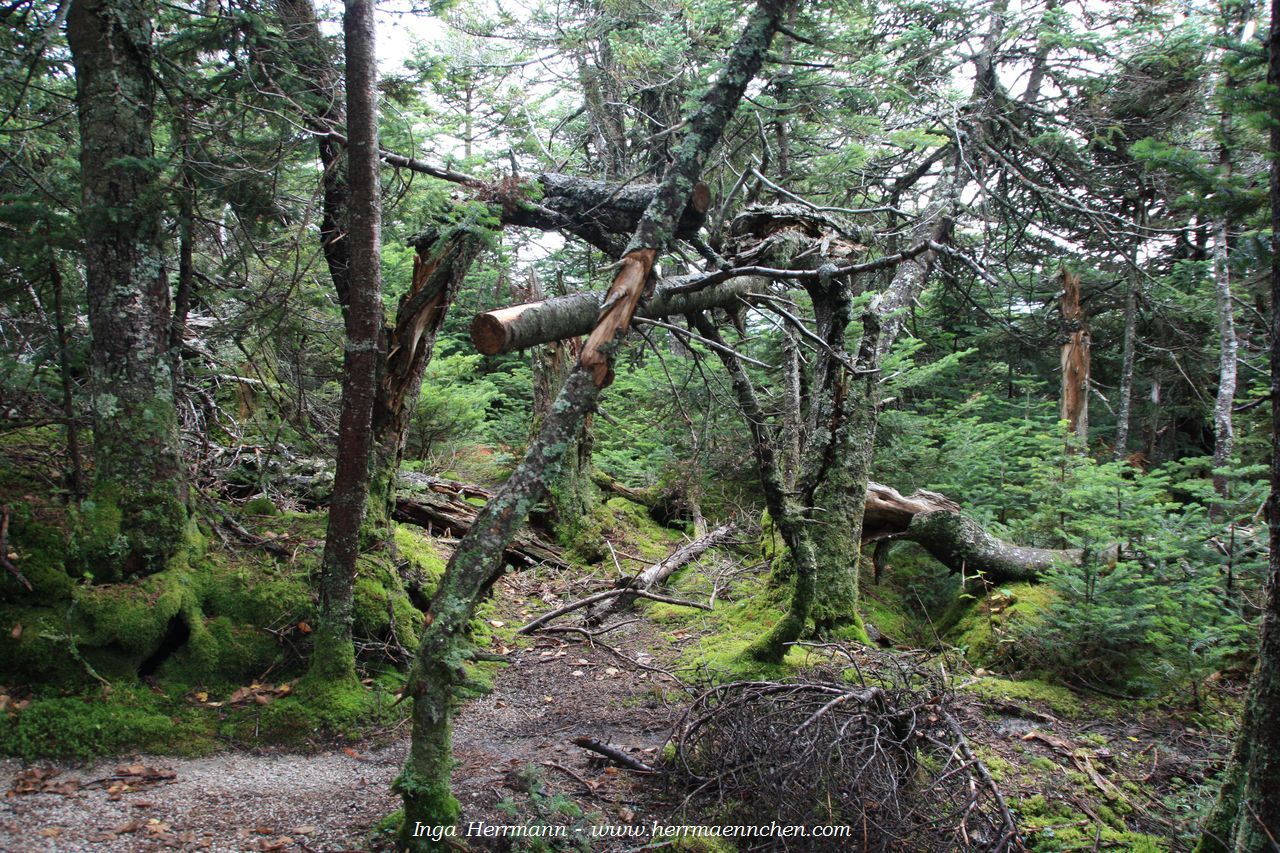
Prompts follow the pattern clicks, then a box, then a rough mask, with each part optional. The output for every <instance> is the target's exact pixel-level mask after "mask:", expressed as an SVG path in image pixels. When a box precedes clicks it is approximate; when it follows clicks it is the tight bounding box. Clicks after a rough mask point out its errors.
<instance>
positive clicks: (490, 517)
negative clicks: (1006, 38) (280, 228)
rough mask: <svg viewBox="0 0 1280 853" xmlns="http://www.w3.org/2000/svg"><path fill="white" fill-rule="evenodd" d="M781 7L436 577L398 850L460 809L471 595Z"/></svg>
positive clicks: (521, 513)
mask: <svg viewBox="0 0 1280 853" xmlns="http://www.w3.org/2000/svg"><path fill="white" fill-rule="evenodd" d="M787 5H788V4H787V3H786V2H779V0H762V2H760V3H759V5H758V6H757V8H756V9H755V10H754V11H753V12H752V14H751V16H750V18H749V20H748V23H747V27H746V30H745V31H744V33H743V35H742V37H741V38H740V39H739V40H738V43H737V44H736V45H735V47H734V50H733V52H732V54H731V55H730V57H729V59H728V61H727V63H726V65H725V68H724V71H723V72H722V73H721V75H720V77H719V79H718V80H717V81H716V82H715V83H713V84H712V86H711V87H710V89H709V90H708V91H707V93H706V94H705V95H704V96H703V98H702V101H701V103H700V105H699V107H698V109H697V110H696V112H695V113H694V115H693V116H692V118H691V119H690V121H689V130H688V132H687V134H686V137H685V139H684V141H683V142H682V144H681V145H680V147H679V148H678V149H677V155H676V159H675V161H674V162H673V163H672V164H671V166H670V167H668V169H667V172H666V174H665V176H664V178H663V181H662V184H661V186H660V188H659V190H658V192H657V193H656V194H655V196H654V199H653V201H652V202H651V203H650V204H649V206H648V207H647V208H646V209H645V213H644V215H643V216H642V217H641V219H640V222H639V224H638V225H637V226H636V231H635V234H634V235H633V237H632V240H631V243H630V244H629V246H628V251H627V254H626V255H625V256H624V258H623V262H622V263H621V265H620V268H619V271H618V274H617V277H616V278H615V279H614V284H613V287H611V288H610V294H611V298H606V300H605V303H604V304H603V305H602V306H601V311H600V316H599V319H598V321H597V323H596V328H595V329H594V330H593V331H592V334H591V336H590V338H589V339H588V343H587V346H586V347H584V349H583V352H582V356H581V357H580V358H579V361H578V365H577V367H575V368H574V370H573V371H572V372H570V374H569V377H568V379H567V380H566V381H565V384H564V387H563V388H562V389H561V391H560V395H559V397H558V398H557V399H556V402H555V404H554V405H553V406H552V409H551V414H550V416H549V417H547V418H546V419H545V420H544V421H543V425H542V431H541V433H540V435H539V436H538V438H537V439H536V440H535V441H534V442H533V443H532V444H531V445H530V447H529V449H528V451H526V453H525V457H524V459H523V460H522V461H521V462H520V464H519V465H517V466H516V469H515V471H514V472H512V474H511V477H510V478H508V480H507V482H506V483H504V484H503V486H502V487H501V488H500V489H499V490H498V491H497V493H496V494H495V495H494V497H493V500H491V501H490V502H489V503H488V504H487V505H486V506H485V508H484V509H483V510H482V511H481V513H480V515H479V516H478V517H477V519H476V523H475V524H474V525H473V526H472V528H471V530H470V531H469V532H468V533H467V535H466V536H465V537H464V538H463V540H462V541H461V542H460V543H458V547H457V549H455V551H454V553H453V556H452V557H451V558H450V560H449V563H448V565H447V566H446V568H445V573H444V576H443V577H442V578H441V580H440V585H439V587H438V589H437V592H436V595H435V598H434V599H433V600H432V602H431V608H430V610H429V612H428V614H427V619H426V625H425V627H424V628H423V632H422V643H421V646H420V647H419V649H418V654H417V656H416V658H415V663H414V669H413V672H412V674H411V678H410V682H409V685H408V687H407V688H406V689H407V692H408V694H409V695H411V696H412V697H413V703H414V704H413V733H412V740H411V744H410V748H409V756H408V758H407V759H406V761H405V766H404V770H403V771H402V772H401V774H400V776H399V777H398V778H397V780H396V789H397V790H398V791H399V792H400V794H401V795H402V796H403V798H404V819H403V823H402V824H401V829H400V834H399V838H398V844H399V846H400V847H402V848H403V849H407V850H413V851H421V850H431V849H442V848H445V847H447V846H448V845H447V844H446V843H444V842H445V841H448V839H443V840H441V841H433V840H431V839H430V838H429V837H427V836H426V835H425V834H423V835H417V834H415V832H414V830H415V829H416V828H417V827H418V826H420V825H425V826H450V825H452V824H453V823H454V822H455V821H456V820H457V817H458V813H459V809H458V803H457V801H456V800H455V799H454V798H453V795H452V793H451V792H450V789H449V769H450V767H451V765H452V760H451V757H450V746H451V736H450V725H451V714H452V709H453V705H454V699H455V697H454V692H455V688H456V687H458V686H460V685H462V684H464V683H465V678H466V675H465V671H464V670H463V669H462V664H463V662H464V661H466V660H468V659H474V658H475V657H476V655H477V651H476V650H474V649H472V648H471V647H470V645H469V642H468V640H467V638H466V629H467V626H468V624H469V623H470V621H471V618H472V616H473V615H474V613H475V607H476V604H477V603H478V601H479V599H480V596H481V595H482V594H484V593H485V592H486V591H487V590H488V589H489V588H490V587H491V586H492V585H493V584H494V582H495V581H496V580H497V579H498V578H499V577H500V576H501V574H502V567H501V562H500V555H501V553H502V551H503V550H504V549H505V548H506V545H507V543H508V542H509V541H510V540H511V537H512V535H514V533H515V530H516V528H517V527H519V525H520V524H522V523H523V522H524V520H525V518H526V517H527V516H528V514H529V511H530V510H531V509H532V508H533V506H534V504H536V503H537V502H538V501H539V500H540V499H541V498H542V497H543V496H544V495H545V494H546V485H547V482H548V481H550V480H553V479H554V478H555V476H556V474H557V473H558V471H559V469H560V466H561V465H562V463H563V461H564V456H565V453H566V452H567V451H568V449H569V448H570V447H571V445H572V441H573V438H574V437H575V436H576V434H577V432H578V430H579V429H580V428H581V426H582V422H583V419H584V418H585V417H586V414H587V412H589V411H590V410H591V409H592V408H593V407H594V406H595V403H596V400H597V398H598V397H599V394H600V391H601V389H602V388H603V387H605V386H606V385H607V384H608V381H609V377H610V373H611V364H612V356H613V352H614V349H615V347H616V345H617V342H618V340H619V338H620V336H621V335H622V334H624V333H625V332H626V330H627V328H628V326H629V324H630V321H631V314H632V312H633V311H634V309H635V305H636V303H637V302H638V301H639V299H640V296H641V295H642V293H643V290H644V287H645V285H646V284H647V282H648V278H649V273H650V271H651V269H652V264H653V260H654V258H655V257H656V256H657V254H658V252H660V251H662V250H663V249H665V248H666V246H667V245H668V243H669V242H670V241H671V240H672V238H673V236H674V233H675V230H676V220H677V219H678V217H679V215H680V212H681V211H683V210H684V208H685V206H686V205H687V204H688V201H689V198H690V196H691V194H692V193H693V188H694V184H695V183H696V182H697V180H698V178H699V174H700V171H701V168H702V164H703V162H704V161H705V159H706V157H707V156H708V155H709V154H710V152H711V149H712V148H713V147H714V146H715V144H716V143H717V142H718V141H719V140H720V136H721V134H722V132H723V130H724V127H725V125H726V124H727V122H728V120H729V117H730V116H731V115H732V113H733V111H734V110H735V109H736V107H737V104H738V101H739V100H740V99H741V97H742V93H743V91H744V90H745V89H746V86H747V83H749V82H750V80H751V79H752V78H753V77H754V76H755V74H756V73H757V72H758V71H759V69H760V67H761V65H762V64H763V62H764V57H765V53H766V51H767V49H768V46H769V43H770V42H771V41H772V39H773V35H774V33H775V32H776V30H777V28H778V24H779V22H780V21H781V19H782V15H783V13H784V11H785V9H786V6H787Z"/></svg>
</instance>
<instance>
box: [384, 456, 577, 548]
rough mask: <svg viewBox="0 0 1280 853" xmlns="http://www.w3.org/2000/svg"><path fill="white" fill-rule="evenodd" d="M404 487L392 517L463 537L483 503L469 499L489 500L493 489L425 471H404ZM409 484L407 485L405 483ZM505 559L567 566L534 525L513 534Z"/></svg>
mask: <svg viewBox="0 0 1280 853" xmlns="http://www.w3.org/2000/svg"><path fill="white" fill-rule="evenodd" d="M399 482H400V484H401V489H400V490H399V492H398V493H397V495H396V499H395V510H394V513H393V516H392V517H393V518H395V520H396V521H400V522H404V523H406V524H413V525H415V526H417V527H421V528H424V529H425V530H427V531H428V533H431V534H433V535H442V534H443V535H447V536H450V537H452V538H454V539H461V538H462V537H463V536H465V535H466V534H467V532H468V531H469V530H471V527H472V525H474V524H475V520H476V516H477V515H479V513H480V507H478V506H476V505H475V504H473V503H471V502H470V501H468V500H467V499H468V498H479V499H481V500H483V501H485V502H486V503H487V502H488V501H489V500H490V499H491V498H492V497H493V493H492V492H491V491H489V490H488V489H485V488H483V487H481V486H474V485H470V484H467V483H457V482H454V481H452V480H442V479H440V478H438V477H428V476H426V475H424V474H412V473H402V474H401V475H400V479H399ZM405 486H408V487H409V488H408V489H405V488H404V487H405ZM502 556H503V559H504V560H505V561H506V562H507V563H509V564H510V565H513V566H517V567H519V568H529V567H532V566H539V565H543V566H551V567H553V568H557V569H567V568H568V567H569V564H568V563H567V562H566V561H565V559H564V556H563V554H562V552H561V550H560V548H559V547H558V546H556V545H554V544H552V543H551V542H550V541H548V540H546V539H544V538H542V537H540V536H539V535H538V534H537V533H536V532H535V531H534V530H533V529H531V528H528V527H526V528H524V529H523V530H521V531H520V532H519V533H517V534H516V535H515V537H514V538H512V540H511V542H510V543H508V545H507V547H506V549H505V550H504V551H503V555H502Z"/></svg>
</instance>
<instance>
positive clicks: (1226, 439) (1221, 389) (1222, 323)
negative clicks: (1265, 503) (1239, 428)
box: [1213, 219, 1239, 513]
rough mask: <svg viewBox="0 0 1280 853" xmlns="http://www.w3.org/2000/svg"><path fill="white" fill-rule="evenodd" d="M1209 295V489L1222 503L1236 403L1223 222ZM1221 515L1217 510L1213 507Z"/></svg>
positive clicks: (1216, 225) (1218, 225) (1216, 226)
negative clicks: (1212, 343) (1213, 362)
mask: <svg viewBox="0 0 1280 853" xmlns="http://www.w3.org/2000/svg"><path fill="white" fill-rule="evenodd" d="M1213 235H1214V236H1213V295H1214V303H1215V306H1216V308H1217V313H1218V394H1217V397H1216V398H1215V400H1214V404H1213V468H1214V472H1213V490H1214V491H1215V492H1217V494H1218V497H1219V498H1221V499H1222V500H1224V501H1225V500H1226V499H1227V497H1228V496H1229V494H1228V493H1229V488H1228V481H1227V475H1226V474H1223V473H1220V471H1221V469H1223V468H1226V467H1227V466H1228V465H1230V464H1231V452H1232V450H1233V449H1234V448H1235V438H1236V433H1235V426H1234V424H1233V423H1232V414H1231V409H1232V407H1233V406H1234V405H1235V402H1236V363H1237V362H1236V354H1237V351H1238V349H1239V343H1238V341H1237V339H1236V322H1235V313H1234V312H1235V309H1234V307H1233V306H1232V304H1231V269H1230V267H1229V266H1228V263H1229V257H1228V245H1227V243H1228V236H1229V229H1228V224H1227V221H1226V220H1225V219H1219V220H1218V221H1217V222H1215V223H1214V225H1213ZM1217 512H1219V513H1220V512H1221V508H1220V507H1219V508H1217Z"/></svg>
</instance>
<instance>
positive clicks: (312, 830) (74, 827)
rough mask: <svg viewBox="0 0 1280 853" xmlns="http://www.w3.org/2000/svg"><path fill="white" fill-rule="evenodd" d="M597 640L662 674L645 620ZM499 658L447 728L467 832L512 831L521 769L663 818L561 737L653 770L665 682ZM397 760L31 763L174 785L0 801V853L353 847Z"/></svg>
mask: <svg viewBox="0 0 1280 853" xmlns="http://www.w3.org/2000/svg"><path fill="white" fill-rule="evenodd" d="M520 594H521V590H520V589H519V588H516V587H508V588H507V589H506V591H505V593H504V595H503V601H502V604H501V606H500V608H499V609H500V613H499V614H498V618H503V617H505V618H507V619H510V620H513V623H514V620H519V619H520V618H521V615H522V613H524V612H527V611H526V610H525V609H524V608H523V607H522V605H521V604H517V603H516V602H517V601H522V600H523V599H521V598H520V597H519V596H520ZM608 642H609V643H610V644H611V645H612V646H613V647H614V648H616V649H617V650H618V651H620V652H621V653H622V654H624V655H626V656H628V657H630V658H631V659H632V660H635V659H637V658H638V659H639V660H640V661H641V662H644V663H648V664H650V665H661V660H660V659H661V658H664V657H666V656H667V655H669V654H670V653H671V651H670V650H668V651H666V652H665V653H664V651H663V649H664V647H665V642H666V641H665V640H664V639H663V638H662V637H661V636H660V635H659V634H658V632H656V631H655V630H654V629H653V627H652V626H651V625H649V624H648V623H646V622H643V621H637V622H634V623H632V624H630V625H627V626H625V627H624V628H621V629H619V630H618V631H617V632H613V633H611V634H610V635H609V637H608ZM655 658H656V659H655ZM512 659H513V664H512V665H511V666H509V667H506V668H504V669H502V670H501V671H500V672H499V673H498V675H497V677H496V679H495V684H494V690H493V692H492V693H491V694H489V695H487V696H483V697H480V698H478V699H475V700H472V701H471V702H469V703H468V704H467V705H466V706H465V707H464V708H463V709H462V711H461V713H460V714H459V716H458V720H457V725H456V729H455V733H454V746H455V750H454V752H455V755H456V757H457V759H458V766H457V768H456V769H455V771H454V792H455V794H456V795H457V797H458V799H459V801H460V802H461V803H462V807H463V822H462V825H463V826H464V827H465V826H466V824H467V823H468V822H470V821H487V822H489V823H515V822H519V820H518V819H513V818H511V817H509V816H508V815H506V814H504V813H503V812H502V811H501V810H500V809H498V808H496V806H497V805H498V804H499V803H500V802H502V801H504V800H508V801H512V800H514V801H515V802H516V803H520V804H523V805H526V806H527V803H528V796H527V784H526V783H525V782H523V781H522V780H521V779H520V776H519V773H518V771H520V770H521V769H522V768H524V767H526V766H527V765H533V766H535V767H537V768H538V769H539V772H540V775H541V785H542V786H543V790H545V792H546V793H547V794H548V795H550V794H552V793H557V792H561V793H564V794H566V795H567V796H569V797H571V798H573V799H574V800H575V801H576V802H577V803H578V804H579V805H580V806H581V807H582V808H583V810H584V811H585V812H588V813H591V814H594V815H596V816H598V819H600V820H603V821H607V822H611V823H622V822H627V821H643V820H645V819H646V817H652V816H654V815H655V814H658V813H660V812H662V811H663V810H664V809H665V808H666V807H667V806H666V804H665V803H663V802H662V800H661V796H662V792H661V791H660V790H659V789H658V788H657V786H654V785H651V784H646V781H647V780H645V779H644V778H643V777H641V776H638V775H637V774H633V773H631V772H629V771H620V770H617V769H616V768H613V767H609V766H607V765H606V764H605V763H604V762H603V761H601V760H598V759H597V758H595V757H594V756H593V754H592V753H588V752H587V751H585V750H583V749H581V748H580V747H577V746H575V745H573V743H572V740H573V738H574V737H577V736H580V735H586V736H590V737H593V738H596V739H599V740H603V741H606V742H608V743H610V744H612V745H614V746H617V747H620V748H622V749H624V750H626V751H629V752H631V753H633V754H634V755H635V756H636V757H638V758H640V759H642V760H646V761H649V762H652V761H653V759H654V756H655V755H656V753H657V751H658V749H659V748H660V747H661V745H662V743H663V742H664V740H665V739H666V736H667V733H668V732H669V730H670V727H671V724H672V722H673V719H674V716H675V714H676V711H675V709H674V706H672V705H669V704H668V702H669V701H672V700H674V699H675V694H676V693H678V691H677V690H676V687H677V685H676V683H675V682H674V680H672V679H670V678H669V677H668V676H665V675H663V674H661V673H658V672H652V671H645V670H644V669H642V668H640V667H636V666H628V665H626V664H625V663H623V662H622V661H621V660H619V659H618V657H616V656H615V655H613V654H611V653H610V652H608V651H606V650H605V649H603V648H600V647H597V648H594V649H593V648H589V647H587V646H584V645H582V644H580V643H578V642H569V641H564V640H561V639H558V638H555V637H551V636H547V637H539V638H537V639H535V641H534V642H533V645H532V647H531V648H527V649H521V650H518V651H516V652H514V653H513V654H512ZM406 731H407V730H406ZM407 747H408V742H407V737H401V738H399V739H398V740H397V741H396V742H394V743H393V744H392V745H390V746H386V747H381V748H372V747H368V746H366V745H362V744H355V745H353V746H351V747H348V748H346V749H335V750H333V751H329V752H322V753H319V754H310V755H296V754H279V753H270V752H261V753H245V752H233V753H222V754H217V755H212V756H208V757H205V758H198V759H175V758H170V757H164V756H125V757H121V758H116V759H112V760H109V761H101V762H97V763H94V764H91V765H85V766H74V765H65V764H63V765H50V764H49V763H48V762H38V766H39V767H41V768H50V769H51V770H54V771H57V773H58V775H57V776H55V777H52V779H50V781H49V784H51V785H56V784H57V783H59V782H63V781H66V780H70V779H79V780H81V781H82V782H83V783H90V782H92V781H94V780H100V779H106V778H107V777H111V776H113V775H114V774H115V773H116V771H117V768H120V767H122V766H126V765H142V766H143V767H145V768H147V769H164V770H171V771H173V773H174V774H175V775H174V778H172V779H169V780H161V781H158V782H154V783H151V784H143V785H141V786H140V787H138V789H137V790H126V791H120V792H117V793H109V792H108V787H109V786H110V784H111V782H110V781H107V782H104V783H100V784H97V785H92V786H90V785H88V784H85V785H82V786H80V787H79V788H78V789H77V790H74V791H68V792H67V793H58V792H42V793H28V794H10V795H9V796H7V797H6V798H5V799H4V800H3V802H0V849H4V850H23V851H33V853H34V851H58V853H62V851H80V850H92V851H100V850H112V851H116V850H119V851H151V850H166V849H189V850H193V849H202V850H214V851H250V850H255V851H257V850H325V851H334V850H362V849H366V848H367V841H366V837H367V833H368V832H369V830H370V829H371V828H372V827H373V825H374V824H376V823H377V821H378V820H380V819H381V818H382V817H383V816H385V815H386V814H388V813H389V812H391V811H393V810H394V809H395V808H397V807H398V806H399V799H398V797H396V796H394V795H393V794H392V793H391V790H390V785H391V781H392V779H394V778H395V775H396V773H397V772H398V771H399V769H400V765H401V763H402V762H403V760H404V755H405V751H406V749H407ZM555 765H558V766H555ZM135 769H136V768H135ZM23 771H24V766H23V764H22V763H21V762H19V761H17V760H13V759H8V760H3V761H0V790H6V791H12V789H13V788H14V787H15V784H16V783H17V782H19V781H20V777H19V774H20V773H22V772H23ZM27 772H28V773H30V770H29V769H27ZM472 843H473V846H476V847H477V848H480V849H483V848H484V847H485V845H484V843H476V842H475V841H474V840H473V842H472ZM601 849H603V848H601Z"/></svg>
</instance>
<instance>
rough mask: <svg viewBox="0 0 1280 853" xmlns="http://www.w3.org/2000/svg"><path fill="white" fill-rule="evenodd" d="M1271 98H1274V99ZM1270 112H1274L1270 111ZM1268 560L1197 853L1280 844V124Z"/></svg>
mask: <svg viewBox="0 0 1280 853" xmlns="http://www.w3.org/2000/svg"><path fill="white" fill-rule="evenodd" d="M1269 43H1270V44H1271V45H1273V48H1272V50H1271V51H1270V55H1269V57H1268V62H1267V83H1269V84H1270V87H1271V90H1272V92H1273V93H1274V92H1275V91H1278V90H1280V50H1276V49H1274V46H1275V45H1280V3H1278V2H1276V0H1272V3H1271V33H1270V40H1269ZM1272 97H1273V98H1274V97H1275V96H1274V94H1273V95H1272ZM1272 109H1273V112H1274V111H1275V107H1274V106H1273V108H1272ZM1270 143H1271V183H1270V195H1271V494H1270V496H1269V497H1268V499H1267V522H1268V526H1269V528H1270V534H1271V536H1270V539H1271V543H1270V544H1271V556H1270V559H1269V562H1268V572H1267V587H1266V603H1265V606H1264V609H1263V611H1262V641H1261V645H1260V647H1259V649H1258V665H1257V667H1256V668H1255V669H1254V672H1253V678H1252V679H1251V680H1250V682H1249V692H1248V694H1247V695H1246V696H1245V703H1244V719H1243V720H1242V721H1241V724H1240V734H1239V735H1238V737H1237V740H1236V745H1235V749H1234V751H1233V752H1232V754H1231V760H1230V762H1229V763H1228V765H1227V770H1226V773H1225V774H1224V776H1223V784H1222V792H1221V794H1220V795H1219V797H1218V802H1217V803H1216V804H1215V806H1214V808H1213V811H1212V812H1211V813H1210V814H1209V819H1208V820H1207V821H1206V823H1205V827H1204V833H1203V835H1202V836H1201V839H1200V844H1199V846H1198V848H1197V849H1198V850H1199V851H1206V853H1208V851H1213V853H1217V852H1218V851H1230V853H1262V851H1268V850H1274V849H1275V847H1276V840H1277V839H1280V713H1277V711H1278V710H1280V123H1277V122H1272V124H1271V139H1270Z"/></svg>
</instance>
